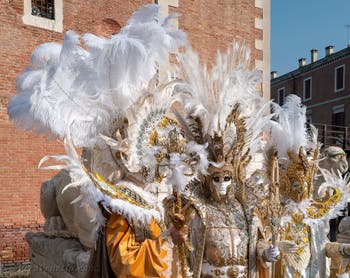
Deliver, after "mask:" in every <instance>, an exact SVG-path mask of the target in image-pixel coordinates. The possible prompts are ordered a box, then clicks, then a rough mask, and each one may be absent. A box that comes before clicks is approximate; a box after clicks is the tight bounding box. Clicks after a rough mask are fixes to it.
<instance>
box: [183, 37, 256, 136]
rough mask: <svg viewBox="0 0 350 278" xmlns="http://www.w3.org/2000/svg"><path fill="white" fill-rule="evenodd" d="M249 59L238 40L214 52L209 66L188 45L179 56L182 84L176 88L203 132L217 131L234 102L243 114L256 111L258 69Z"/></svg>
mask: <svg viewBox="0 0 350 278" xmlns="http://www.w3.org/2000/svg"><path fill="white" fill-rule="evenodd" d="M249 63H250V51H249V49H247V48H246V47H244V46H240V45H239V44H238V43H234V44H233V46H232V47H231V48H229V49H228V50H227V52H226V53H224V54H222V53H220V52H218V54H217V59H216V63H215V65H213V66H212V68H211V69H210V70H209V69H208V68H207V66H204V65H202V64H201V63H200V61H199V57H198V54H197V53H195V52H193V51H192V50H191V49H189V50H187V51H186V52H185V53H184V54H183V55H182V56H180V70H181V73H182V77H183V78H184V80H185V84H186V85H184V86H183V87H182V88H180V86H179V90H180V91H185V92H186V93H187V98H186V97H185V98H184V106H185V111H186V112H187V113H190V114H191V115H193V116H198V117H200V119H201V122H202V123H203V133H204V134H209V135H213V134H214V133H215V132H217V133H218V134H221V133H222V131H223V130H224V128H225V124H226V118H227V116H228V115H229V114H230V112H231V111H232V108H233V106H234V105H235V104H236V103H240V110H241V112H242V114H243V116H247V117H248V116H252V115H254V114H255V113H257V111H258V110H257V106H258V109H259V108H261V102H262V98H261V97H260V95H259V92H258V91H257V89H256V88H257V84H258V83H259V82H261V80H262V79H261V73H260V72H259V71H257V70H252V71H250V70H249ZM184 96H186V94H185V95H184Z"/></svg>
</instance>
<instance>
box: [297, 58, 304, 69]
mask: <svg viewBox="0 0 350 278" xmlns="http://www.w3.org/2000/svg"><path fill="white" fill-rule="evenodd" d="M298 61H299V68H300V67H303V66H305V65H306V58H300V59H299V60H298Z"/></svg>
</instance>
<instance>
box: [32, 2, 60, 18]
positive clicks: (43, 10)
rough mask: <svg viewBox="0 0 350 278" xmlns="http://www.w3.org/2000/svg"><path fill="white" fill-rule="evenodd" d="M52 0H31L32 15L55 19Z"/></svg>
mask: <svg viewBox="0 0 350 278" xmlns="http://www.w3.org/2000/svg"><path fill="white" fill-rule="evenodd" d="M54 2H55V1H54V0H32V15H35V16H40V17H45V18H48V19H55V3H54Z"/></svg>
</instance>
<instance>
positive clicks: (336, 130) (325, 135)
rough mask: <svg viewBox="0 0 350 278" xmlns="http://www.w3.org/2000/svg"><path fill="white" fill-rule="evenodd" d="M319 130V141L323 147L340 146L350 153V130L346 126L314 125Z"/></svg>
mask: <svg viewBox="0 0 350 278" xmlns="http://www.w3.org/2000/svg"><path fill="white" fill-rule="evenodd" d="M313 125H314V126H315V127H316V128H317V129H318V140H319V141H320V142H321V143H322V144H323V146H325V147H326V146H339V147H341V148H343V149H344V150H346V151H350V128H349V127H346V126H336V125H326V124H316V123H314V124H313Z"/></svg>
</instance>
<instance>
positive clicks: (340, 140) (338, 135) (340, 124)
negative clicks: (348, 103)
mask: <svg viewBox="0 0 350 278" xmlns="http://www.w3.org/2000/svg"><path fill="white" fill-rule="evenodd" d="M332 112H333V113H332V131H333V132H332V135H331V136H332V137H331V138H332V144H334V145H341V146H343V145H344V137H345V136H344V135H345V132H344V126H345V109H344V104H340V105H337V106H334V107H333V108H332Z"/></svg>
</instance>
